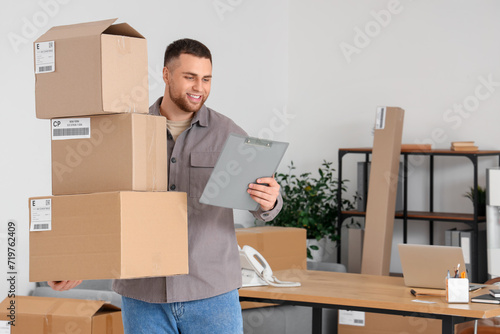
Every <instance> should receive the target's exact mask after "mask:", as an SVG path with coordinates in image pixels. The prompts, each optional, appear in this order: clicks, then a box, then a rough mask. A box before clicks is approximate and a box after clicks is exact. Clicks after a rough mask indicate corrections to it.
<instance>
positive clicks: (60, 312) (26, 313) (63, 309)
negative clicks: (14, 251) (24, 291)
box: [0, 296, 123, 334]
mask: <svg viewBox="0 0 500 334" xmlns="http://www.w3.org/2000/svg"><path fill="white" fill-rule="evenodd" d="M0 320H2V321H9V322H11V321H12V324H14V326H12V325H11V326H10V331H8V333H11V334H28V333H40V334H42V333H44V334H45V333H47V334H49V333H80V334H104V333H106V334H123V324H122V312H121V311H120V308H118V307H116V306H114V305H111V304H108V303H106V302H104V301H101V300H84V299H68V298H49V297H34V296H16V297H15V298H12V299H11V298H5V299H4V300H3V301H2V303H1V304H0Z"/></svg>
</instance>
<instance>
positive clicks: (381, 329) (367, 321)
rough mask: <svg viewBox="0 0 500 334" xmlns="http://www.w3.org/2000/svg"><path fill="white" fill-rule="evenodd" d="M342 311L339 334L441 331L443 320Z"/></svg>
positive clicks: (430, 333) (435, 333) (414, 333)
mask: <svg viewBox="0 0 500 334" xmlns="http://www.w3.org/2000/svg"><path fill="white" fill-rule="evenodd" d="M342 312H345V313H342ZM342 312H341V313H339V326H338V333H339V334H364V333H366V334H401V333H406V334H421V333H426V334H438V333H441V320H439V319H425V318H416V317H403V316H399V315H391V314H377V313H368V312H356V311H342Z"/></svg>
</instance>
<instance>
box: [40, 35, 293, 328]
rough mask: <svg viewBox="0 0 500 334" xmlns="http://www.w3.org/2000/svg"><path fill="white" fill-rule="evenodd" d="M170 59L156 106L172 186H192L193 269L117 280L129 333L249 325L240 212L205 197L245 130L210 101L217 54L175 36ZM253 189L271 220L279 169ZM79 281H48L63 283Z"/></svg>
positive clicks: (57, 286)
mask: <svg viewBox="0 0 500 334" xmlns="http://www.w3.org/2000/svg"><path fill="white" fill-rule="evenodd" d="M164 65H165V67H164V69H163V80H164V82H165V93H164V96H163V97H160V98H159V99H158V100H157V101H156V102H155V103H154V104H153V105H152V106H151V108H150V110H149V112H150V114H152V115H158V116H160V115H162V116H165V117H166V118H167V133H166V136H167V154H168V161H169V162H168V171H169V179H168V181H169V190H170V191H183V192H187V194H188V238H189V274H188V275H179V276H172V277H154V278H141V279H126V280H115V281H114V282H113V289H114V290H115V291H116V292H117V293H119V294H121V295H122V315H123V323H124V328H125V333H126V334H151V333H155V334H167V333H168V334H178V333H182V334H199V333H217V334H236V333H243V324H242V317H241V308H240V304H239V300H238V290H237V289H238V288H240V287H241V267H240V260H239V253H238V245H237V242H236V236H235V231H234V222H233V212H232V210H231V209H226V208H220V207H215V206H210V205H204V204H200V203H199V199H200V196H201V194H202V192H203V189H204V187H205V185H206V183H207V181H208V178H209V176H210V174H211V172H212V170H213V167H214V166H215V162H216V161H217V158H218V156H219V154H220V152H221V151H222V148H223V146H224V143H225V141H226V139H227V137H228V135H229V134H230V133H238V134H242V135H246V133H245V132H244V131H243V130H242V129H241V128H240V127H239V126H237V125H236V124H235V123H234V122H233V121H232V120H231V119H229V118H228V117H226V116H223V115H222V114H219V113H217V112H216V111H214V110H212V109H210V108H207V107H206V106H205V101H206V99H207V98H208V96H209V94H210V87H211V82H212V56H211V54H210V51H209V49H208V48H207V47H206V46H205V45H203V44H202V43H200V42H198V41H195V40H191V39H182V40H178V41H175V42H173V43H172V44H170V45H169V46H168V47H167V50H166V51H165V63H164ZM257 183H259V184H257ZM264 184H267V185H264ZM247 192H248V193H249V194H250V196H251V197H252V198H253V199H254V200H255V201H256V202H257V203H259V204H260V208H259V209H258V210H257V211H255V212H252V214H253V215H254V217H255V218H257V219H259V220H263V221H269V220H272V219H273V218H274V217H275V216H276V215H277V214H278V213H279V211H280V210H281V207H282V205H283V203H282V198H281V195H280V187H279V184H278V183H277V182H276V180H275V179H274V178H273V177H265V176H263V177H262V178H259V179H258V180H256V183H255V184H250V185H249V187H248V189H247ZM172 256H175V254H172ZM79 283H80V281H62V282H49V284H50V285H51V286H52V288H53V289H54V290H59V291H63V290H68V289H70V288H73V287H74V286H76V285H78V284H79Z"/></svg>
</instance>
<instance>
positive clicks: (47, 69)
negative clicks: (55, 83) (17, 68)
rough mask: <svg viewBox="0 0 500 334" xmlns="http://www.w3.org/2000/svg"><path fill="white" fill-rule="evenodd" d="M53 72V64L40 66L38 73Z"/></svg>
mask: <svg viewBox="0 0 500 334" xmlns="http://www.w3.org/2000/svg"><path fill="white" fill-rule="evenodd" d="M44 72H52V66H40V67H38V73H44Z"/></svg>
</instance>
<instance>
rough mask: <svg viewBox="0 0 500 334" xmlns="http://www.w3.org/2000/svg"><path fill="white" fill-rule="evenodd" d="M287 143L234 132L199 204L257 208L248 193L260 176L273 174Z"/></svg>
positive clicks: (257, 205) (251, 209) (254, 209)
mask: <svg viewBox="0 0 500 334" xmlns="http://www.w3.org/2000/svg"><path fill="white" fill-rule="evenodd" d="M287 148H288V143H285V142H277V141H272V140H265V139H259V138H254V137H247V136H242V135H238V134H234V133H231V134H230V135H229V137H228V138H227V140H226V143H225V144H224V148H223V149H222V153H221V154H220V156H219V159H218V160H217V162H216V164H215V167H214V170H213V171H212V174H211V175H210V178H209V179H208V182H207V184H206V185H205V189H204V190H203V194H202V195H201V197H200V203H203V204H209V205H214V206H220V207H223V208H231V209H240V210H250V211H256V210H257V209H258V208H259V203H257V202H255V201H254V200H253V199H252V198H251V197H250V194H248V193H247V189H248V185H249V184H250V183H255V182H256V180H257V179H258V178H259V177H270V176H272V175H273V174H274V173H275V172H276V170H277V169H278V165H279V164H280V162H281V159H282V158H283V155H284V154H285V151H286V149H287Z"/></svg>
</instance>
